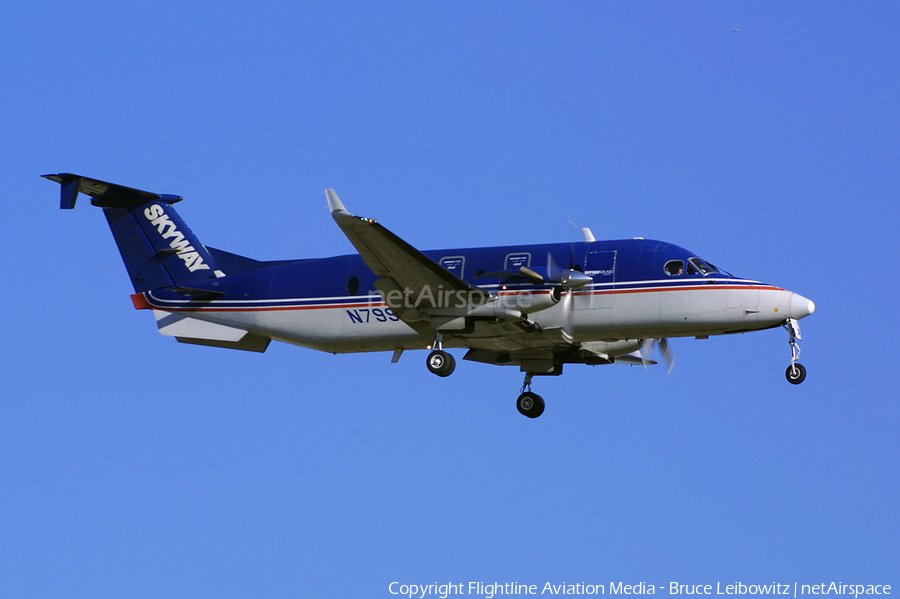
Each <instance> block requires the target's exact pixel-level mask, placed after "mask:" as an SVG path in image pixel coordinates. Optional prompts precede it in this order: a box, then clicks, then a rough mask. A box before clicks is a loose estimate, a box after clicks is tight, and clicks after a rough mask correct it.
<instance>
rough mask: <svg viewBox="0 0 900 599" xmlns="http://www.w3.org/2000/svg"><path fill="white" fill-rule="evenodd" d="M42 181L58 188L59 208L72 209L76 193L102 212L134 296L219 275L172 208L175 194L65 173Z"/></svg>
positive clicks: (213, 261)
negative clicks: (51, 182) (57, 185)
mask: <svg viewBox="0 0 900 599" xmlns="http://www.w3.org/2000/svg"><path fill="white" fill-rule="evenodd" d="M44 177H45V178H47V179H50V180H51V181H55V182H57V183H59V184H60V185H61V186H62V188H61V195H60V206H59V207H60V208H63V209H71V208H74V207H75V200H76V199H78V194H79V193H84V194H87V195H89V196H91V198H93V199H92V200H91V204H93V205H94V206H99V207H100V208H103V214H104V215H105V216H106V221H107V222H108V223H109V228H110V229H111V230H112V234H113V237H115V240H116V245H117V246H118V247H119V253H120V254H121V255H122V260H123V261H124V262H125V268H126V269H127V270H128V275H129V276H130V277H131V283H132V285H134V290H135V291H136V292H139V293H140V292H144V291H150V290H152V289H160V288H164V287H174V286H178V287H185V288H190V287H191V286H192V285H197V284H199V283H202V282H204V281H208V280H209V279H214V278H216V277H223V276H225V274H224V273H223V272H222V271H220V270H218V268H217V266H216V261H215V259H214V258H213V256H212V255H211V254H210V253H209V251H208V250H207V249H206V247H204V246H203V244H202V243H200V240H199V239H197V237H196V235H194V234H193V233H192V232H191V230H190V229H188V227H187V225H185V224H184V221H183V220H181V217H180V216H178V213H177V212H175V209H174V208H173V207H172V204H174V203H176V202H180V201H181V197H180V196H174V195H165V194H157V193H151V192H149V191H141V190H139V189H132V188H130V187H123V186H121V185H115V184H113V183H106V182H104V181H98V180H97V179H89V178H87V177H82V176H79V175H73V174H71V173H63V174H58V175H44Z"/></svg>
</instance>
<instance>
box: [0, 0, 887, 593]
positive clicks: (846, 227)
mask: <svg viewBox="0 0 900 599" xmlns="http://www.w3.org/2000/svg"><path fill="white" fill-rule="evenodd" d="M5 14H6V17H7V21H6V22H7V27H6V28H5V31H4V36H3V37H2V39H0V76H2V80H3V82H4V83H3V86H2V88H0V90H2V91H0V108H2V110H0V139H2V145H3V148H4V158H3V160H2V163H0V169H2V172H3V175H4V177H3V179H4V181H5V183H6V192H5V196H6V200H5V202H4V235H3V242H2V243H3V250H4V252H3V253H4V256H5V260H4V265H3V274H4V276H3V277H2V281H3V282H2V297H3V302H4V307H5V309H6V314H7V317H6V320H5V332H6V341H5V343H4V344H3V349H0V356H2V364H3V372H4V377H3V380H4V383H3V385H2V389H3V390H4V392H3V394H2V396H3V400H2V401H0V481H2V485H0V596H3V597H92V598H100V597H116V598H120V597H186V598H187V597H190V598H196V597H215V598H223V597H337V598H342V597H391V596H392V595H390V594H389V593H388V584H389V583H390V582H392V581H399V582H403V583H415V584H418V583H431V582H436V581H437V582H448V581H454V582H458V581H466V582H468V581H483V582H494V581H500V582H509V581H519V582H525V583H528V584H536V585H538V586H539V587H541V586H543V584H544V583H545V582H548V581H549V582H552V583H553V584H559V583H562V582H570V583H572V582H582V581H583V582H588V583H602V584H607V585H608V584H609V583H610V582H616V581H620V580H621V581H625V582H626V583H632V584H634V583H637V582H640V581H644V582H646V583H650V584H655V585H657V586H662V585H668V584H669V583H670V582H671V581H679V582H684V583H691V584H698V583H702V584H713V585H714V584H715V583H716V582H722V584H723V585H724V584H731V583H734V582H736V581H742V582H744V583H747V584H749V583H771V582H772V581H778V582H784V583H793V582H798V583H800V584H817V583H820V582H830V581H842V582H844V583H851V582H852V583H861V584H892V585H894V587H895V590H896V589H897V585H900V577H898V573H900V569H898V561H897V556H898V555H900V540H898V539H900V534H898V533H900V518H898V515H897V506H898V505H900V475H898V472H900V469H898V467H900V453H898V441H897V430H898V425H900V408H898V407H897V388H898V383H900V380H898V376H897V369H896V366H895V364H894V362H895V357H896V347H895V345H896V340H897V338H898V333H900V331H898V320H897V316H896V313H895V310H894V303H895V301H894V298H896V296H897V293H898V285H897V282H896V277H895V276H894V271H895V268H894V266H895V264H894V263H895V261H896V259H895V257H894V255H893V247H894V245H896V242H897V239H898V237H897V233H896V228H897V223H898V220H900V210H898V207H897V206H898V202H897V198H898V192H900V174H898V173H900V169H898V168H897V165H898V157H900V141H898V140H900V116H898V115H900V112H898V109H897V107H898V106H900V79H898V73H900V44H898V42H897V39H896V32H895V29H896V23H897V22H898V17H900V9H898V8H897V6H896V4H895V3H889V2H865V1H863V2H856V3H853V4H846V3H838V2H794V3H787V4H786V3H775V2H721V1H716V2H678V3H676V2H628V3H608V2H569V3H549V2H517V3H514V2H487V3H475V2H458V3H413V2H408V3H404V2H389V3H363V2H329V3H307V2H270V1H268V0H263V1H260V2H255V3H241V2H218V3H202V2H191V1H187V2H178V3H175V2H131V3H127V4H125V3H122V4H119V3H112V2H92V1H89V2H83V3H79V4H78V5H77V6H75V5H72V4H71V3H60V2H44V1H40V0H38V1H36V2H29V3H20V5H19V6H16V7H12V8H10V9H8V10H7V11H6V12H5ZM735 28H739V29H740V31H739V32H733V29H735ZM53 172H76V173H80V174H84V175H88V176H91V177H96V178H100V179H105V180H109V181H115V182H118V183H122V184H125V185H129V186H132V187H137V188H141V189H147V190H151V191H156V192H160V193H174V194H179V195H182V196H184V198H185V201H184V202H182V203H181V204H179V206H178V208H179V212H180V214H181V216H182V217H183V218H184V219H185V220H186V222H188V223H189V225H190V226H191V228H192V229H193V231H194V232H195V233H197V234H198V235H199V236H200V238H201V239H202V240H203V241H204V242H205V243H207V244H208V245H212V246H214V247H220V248H222V249H226V250H229V251H232V252H235V253H239V254H243V255H247V256H250V257H253V258H258V259H279V258H301V257H316V256H328V255H335V254H341V253H350V252H352V251H353V250H352V246H351V245H350V243H349V242H348V241H347V240H346V238H345V237H344V236H343V235H342V233H341V232H340V230H339V229H338V228H337V226H336V225H335V224H334V223H333V222H332V220H331V218H330V217H329V215H328V211H327V207H326V202H325V197H324V193H323V190H324V189H325V188H326V187H333V188H335V189H337V191H338V193H339V194H340V195H341V198H342V199H343V200H344V203H345V204H346V205H347V207H348V208H349V209H350V210H352V211H354V212H356V213H358V214H361V215H367V216H372V217H376V218H378V219H379V221H380V222H382V223H383V224H384V225H386V226H387V227H388V228H390V229H391V230H393V231H394V232H395V233H397V234H398V235H400V236H401V237H403V238H404V239H406V240H407V241H409V242H410V243H412V244H413V245H415V246H417V247H420V248H422V249H430V248H439V247H454V246H457V247H459V246H484V245H494V244H496V245H500V244H515V243H536V242H551V241H566V240H568V239H569V237H570V229H569V225H568V221H569V219H574V220H575V221H576V222H577V223H578V225H579V226H590V227H592V229H593V231H594V233H595V234H596V235H597V236H598V238H623V237H626V238H627V237H633V236H643V237H647V238H657V239H664V240H666V241H671V242H673V243H676V244H678V245H681V246H684V247H687V248H690V249H691V250H692V251H695V252H697V253H698V254H699V255H701V256H703V257H705V258H707V259H708V260H710V261H712V262H714V263H715V264H718V265H720V266H722V267H724V268H726V269H728V270H729V271H732V272H735V273H736V274H739V275H741V276H746V277H750V278H755V279H759V280H763V281H766V282H769V283H772V284H776V285H779V286H783V287H786V288H789V289H791V290H794V291H797V292H799V293H801V294H803V295H805V296H807V297H809V298H811V299H813V300H814V301H815V302H816V305H817V311H816V313H815V314H814V315H813V316H811V317H809V318H808V319H806V320H804V321H803V323H802V325H803V334H804V342H803V344H802V347H803V360H802V361H803V362H804V364H805V365H806V366H807V367H808V369H809V377H808V379H807V381H806V382H805V383H804V384H803V385H801V386H799V387H794V386H791V385H789V384H788V383H787V382H786V381H785V380H784V374H783V373H784V369H785V367H786V366H787V364H788V362H789V358H790V351H789V347H788V344H787V337H786V334H785V333H784V331H782V330H773V331H765V332H760V333H755V334H750V335H739V336H733V337H723V338H712V339H709V340H706V341H698V340H693V339H685V340H681V339H679V340H675V341H673V343H672V346H673V349H674V351H675V352H676V356H677V364H676V367H675V371H674V373H673V374H672V375H671V376H666V373H665V371H664V369H662V368H655V369H653V368H652V369H649V370H648V371H644V369H642V368H639V367H637V368H633V367H627V366H610V367H588V366H582V367H574V366H570V367H568V368H567V369H566V373H565V375H564V376H562V377H559V378H542V379H540V380H539V381H537V383H536V391H538V392H539V393H541V394H542V395H543V396H544V397H545V398H546V399H547V402H548V406H547V410H546V412H545V413H544V415H543V416H542V417H541V418H540V419H538V420H535V421H530V420H528V419H525V418H522V417H521V416H520V415H519V414H518V413H516V411H515V407H514V399H515V396H516V395H517V393H518V389H519V386H520V385H521V375H520V373H519V372H518V371H517V370H515V369H513V368H499V367H489V366H486V365H483V364H476V363H469V362H460V363H459V365H458V367H457V371H456V373H454V375H453V376H451V377H449V378H447V379H443V380H442V379H438V378H436V377H434V376H433V375H431V374H429V373H428V372H427V371H426V369H425V364H424V359H425V354H424V352H409V353H407V354H405V355H404V356H403V358H402V359H401V361H400V362H399V363H398V364H390V355H389V354H368V355H366V354H359V355H342V356H332V355H328V354H321V353H317V352H314V351H311V350H305V349H302V348H297V347H293V346H286V345H278V344H273V345H272V346H270V348H269V350H268V352H267V353H266V354H264V355H256V354H247V353H244V352H230V351H227V350H219V349H212V348H202V347H194V346H188V345H180V344H177V343H176V342H175V340H174V339H171V338H167V337H162V336H159V335H158V334H157V332H156V327H155V325H154V323H153V321H152V318H151V316H150V315H149V314H147V313H144V312H136V311H135V310H134V309H133V307H132V305H131V301H130V299H129V297H128V296H129V294H130V293H131V292H132V290H131V287H130V285H129V282H128V280H127V277H126V275H125V269H124V267H123V266H122V264H121V262H120V260H119V256H118V254H117V252H116V249H115V245H114V244H113V242H112V239H111V236H110V235H109V231H108V229H107V226H106V224H105V222H104V220H103V218H102V216H101V214H100V212H99V210H97V209H93V208H91V207H90V206H89V205H88V203H87V202H84V201H82V202H81V204H79V206H78V207H77V209H76V210H74V211H71V212H69V211H66V212H62V211H60V210H59V209H58V188H57V186H56V185H54V184H51V183H49V182H47V181H45V180H43V179H40V178H39V175H41V174H45V173H53ZM457 357H461V354H459V355H458V356H457ZM667 588H668V587H667Z"/></svg>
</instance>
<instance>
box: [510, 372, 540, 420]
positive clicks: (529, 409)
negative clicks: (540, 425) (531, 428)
mask: <svg viewBox="0 0 900 599" xmlns="http://www.w3.org/2000/svg"><path fill="white" fill-rule="evenodd" d="M533 376H534V374H533V373H531V372H527V373H525V382H524V383H523V384H522V394H521V395H520V396H519V398H518V399H517V400H516V408H517V409H518V410H519V414H522V415H523V416H528V417H529V418H537V417H538V416H540V415H541V414H543V413H544V398H543V397H541V396H540V395H538V394H537V393H532V392H531V377H533Z"/></svg>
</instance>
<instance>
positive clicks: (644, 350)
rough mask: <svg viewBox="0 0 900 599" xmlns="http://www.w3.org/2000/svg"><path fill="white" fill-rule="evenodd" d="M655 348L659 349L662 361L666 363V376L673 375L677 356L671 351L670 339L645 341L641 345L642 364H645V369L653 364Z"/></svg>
mask: <svg viewBox="0 0 900 599" xmlns="http://www.w3.org/2000/svg"><path fill="white" fill-rule="evenodd" d="M654 348H659V353H660V355H661V356H662V360H663V362H665V363H666V374H672V370H673V369H674V368H675V355H674V354H673V353H672V350H670V349H669V340H668V339H644V342H643V344H642V345H641V362H643V364H644V368H646V367H647V365H648V364H650V363H651V357H652V356H653V349H654Z"/></svg>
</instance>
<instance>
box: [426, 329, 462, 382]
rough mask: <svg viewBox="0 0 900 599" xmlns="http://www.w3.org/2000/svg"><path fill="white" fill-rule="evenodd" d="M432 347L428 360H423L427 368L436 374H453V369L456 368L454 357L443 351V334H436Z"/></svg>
mask: <svg viewBox="0 0 900 599" xmlns="http://www.w3.org/2000/svg"><path fill="white" fill-rule="evenodd" d="M432 347H434V351H432V352H431V353H430V354H428V360H427V361H426V362H425V364H426V365H427V366H428V370H430V371H431V372H433V373H434V374H436V375H438V376H450V375H451V374H453V371H454V370H456V358H454V357H453V355H452V354H448V353H447V352H445V351H444V339H443V335H441V334H440V333H438V334H437V338H436V339H435V340H434V345H433V346H432Z"/></svg>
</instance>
